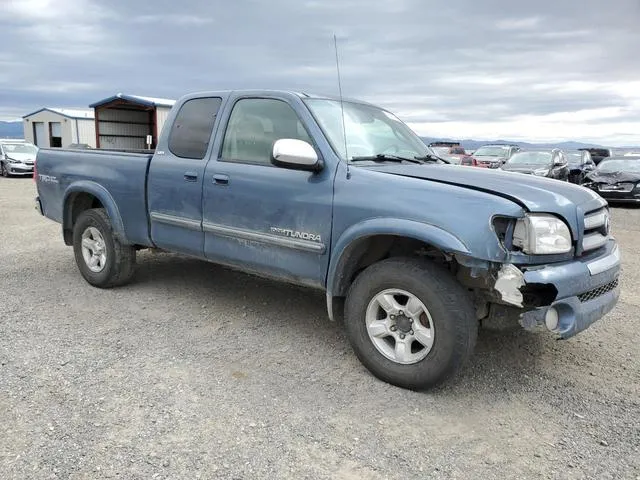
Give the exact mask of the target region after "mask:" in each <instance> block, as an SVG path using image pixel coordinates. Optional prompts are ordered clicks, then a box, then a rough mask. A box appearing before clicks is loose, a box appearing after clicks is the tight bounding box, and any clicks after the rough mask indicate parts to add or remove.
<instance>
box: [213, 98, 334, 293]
mask: <svg viewBox="0 0 640 480" xmlns="http://www.w3.org/2000/svg"><path fill="white" fill-rule="evenodd" d="M289 102H293V100H291V99H286V98H274V97H270V98H255V97H253V98H239V99H237V100H236V101H235V103H234V104H233V105H230V113H227V112H225V115H224V116H225V123H226V129H223V128H222V126H221V127H220V128H219V131H220V132H221V135H224V136H223V138H222V142H221V147H220V148H218V147H216V150H217V151H218V155H217V158H215V159H214V158H212V160H211V161H210V162H209V164H208V165H207V171H206V174H205V182H204V193H203V202H204V220H203V228H204V231H205V254H206V256H207V258H209V259H211V260H213V261H216V262H220V263H228V264H231V265H234V266H239V267H241V268H243V269H244V270H247V271H252V272H256V273H261V274H265V275H268V276H272V277H277V278H280V279H286V280H290V281H293V282H295V283H300V284H306V285H312V286H322V285H324V277H325V274H326V270H327V265H328V250H329V249H328V246H329V239H330V236H331V215H332V201H333V174H332V170H331V169H330V168H327V167H326V166H325V168H324V169H323V170H321V171H319V172H308V171H300V170H290V169H286V168H281V167H275V166H273V165H272V164H271V152H272V148H273V144H274V142H275V141H276V140H278V139H280V138H294V139H298V140H304V141H306V142H309V143H311V144H312V145H313V140H312V138H311V136H310V135H309V134H308V129H307V128H306V127H305V121H308V122H310V121H311V117H310V115H306V112H302V111H301V113H302V114H305V120H303V119H302V118H300V116H299V115H298V114H297V113H296V111H295V109H294V107H293V105H292V104H291V103H289ZM300 110H302V109H300ZM227 118H228V120H226V119H227ZM314 147H316V148H315V149H316V153H317V154H318V156H319V157H320V151H319V149H318V148H317V146H315V145H314Z"/></svg>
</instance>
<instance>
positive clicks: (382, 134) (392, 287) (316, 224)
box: [35, 91, 620, 389]
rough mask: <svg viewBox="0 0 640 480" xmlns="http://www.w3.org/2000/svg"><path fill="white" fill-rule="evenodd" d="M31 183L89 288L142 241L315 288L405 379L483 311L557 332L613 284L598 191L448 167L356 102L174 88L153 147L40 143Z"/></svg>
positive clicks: (599, 306)
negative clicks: (177, 95) (147, 150)
mask: <svg viewBox="0 0 640 480" xmlns="http://www.w3.org/2000/svg"><path fill="white" fill-rule="evenodd" d="M35 181H36V185H37V192H38V197H37V198H36V208H37V209H38V210H39V211H40V212H41V213H42V214H43V215H45V216H46V217H48V218H50V219H52V220H54V221H56V222H59V223H60V224H61V225H62V237H63V239H64V242H65V244H66V245H69V246H72V247H73V251H74V255H75V261H76V263H77V266H78V269H79V271H80V273H81V274H82V276H83V277H84V278H85V279H86V281H87V282H89V283H90V284H91V285H94V286H96V287H100V288H107V287H114V286H118V285H123V284H125V283H126V282H128V281H129V280H130V279H131V278H132V276H133V275H134V266H135V263H136V252H137V251H139V250H140V249H147V248H154V249H161V250H166V251H169V252H177V253H180V254H185V255H190V256H193V257H197V258H200V259H202V260H207V261H210V262H215V263H218V264H222V265H226V266H229V267H232V268H235V269H239V270H241V271H244V272H248V273H253V274H257V275H261V276H267V277H271V278H274V279H277V280H282V281H286V282H291V283H294V284H299V285H306V286H310V287H314V288H318V289H321V290H323V291H324V292H326V304H327V312H328V317H329V318H330V319H335V320H339V321H340V322H342V323H343V324H344V328H345V329H346V332H347V336H348V338H349V341H350V343H351V345H352V347H353V349H354V352H355V354H356V355H357V357H358V358H359V359H360V360H361V362H362V363H363V364H364V365H365V366H366V367H367V368H368V369H369V370H370V371H371V372H372V373H373V374H374V375H375V376H377V377H378V378H380V379H382V380H384V381H387V382H389V383H392V384H394V385H398V386H401V387H405V388H410V389H426V388H429V387H432V386H434V385H436V384H438V383H440V382H442V381H443V380H445V379H447V378H449V377H451V376H452V375H453V374H454V373H455V372H456V371H457V370H458V369H459V368H460V366H461V365H463V364H464V363H465V361H467V360H468V359H469V358H470V356H471V354H472V352H473V349H474V345H475V342H476V336H477V330H478V327H479V325H480V324H481V323H483V322H490V321H491V320H492V319H496V318H498V319H507V320H508V321H511V322H513V323H514V324H515V325H516V326H517V327H518V328H521V327H522V328H525V329H527V330H542V331H543V332H544V331H546V332H547V334H549V335H554V336H556V337H558V338H563V339H565V338H569V337H571V336H573V335H575V334H577V333H578V332H580V331H582V330H584V329H586V328H587V327H589V326H590V325H591V324H593V322H595V321H596V320H598V319H600V318H601V317H602V316H604V315H605V314H606V313H607V312H609V311H610V310H611V309H612V308H613V307H614V305H615V304H616V302H617V300H618V296H619V283H618V282H619V272H620V250H619V248H618V246H617V244H616V241H615V240H614V238H613V237H612V236H611V235H610V221H609V211H608V208H607V203H606V201H605V200H603V199H602V198H601V197H600V196H598V194H597V193H595V192H592V191H591V190H589V189H587V188H584V187H581V186H578V185H572V184H568V183H565V182H558V181H555V180H551V179H546V178H538V177H534V176H524V175H513V174H512V173H508V172H500V171H496V170H490V169H471V168H464V167H459V166H454V165H447V164H446V163H445V162H443V161H442V160H440V159H438V158H437V157H436V156H435V155H433V152H431V151H430V150H429V148H428V147H427V146H426V145H425V144H424V143H423V142H422V141H421V140H420V139H419V138H418V137H417V136H416V134H415V133H414V132H412V131H411V129H410V128H409V127H408V126H407V125H405V124H404V123H403V122H401V121H400V120H399V119H398V118H397V117H396V116H395V115H393V114H392V113H391V112H389V111H387V110H384V109H382V108H379V107H376V106H374V105H371V104H368V103H364V102H360V101H357V100H344V101H341V100H339V99H335V98H328V97H321V96H314V95H309V94H304V93H295V92H284V91H224V92H209V93H197V94H190V95H186V96H184V97H183V98H181V99H180V100H179V101H178V102H177V103H176V105H175V106H174V107H173V109H172V110H171V112H170V114H169V118H168V119H167V122H166V124H165V126H164V128H163V130H162V133H161V135H160V138H159V140H158V144H157V147H156V150H155V152H153V154H142V153H128V152H123V151H106V150H105V151H101V150H92V151H83V150H63V149H42V150H40V151H39V152H38V155H37V159H36V172H35ZM518 324H519V325H518ZM214 341H215V340H214Z"/></svg>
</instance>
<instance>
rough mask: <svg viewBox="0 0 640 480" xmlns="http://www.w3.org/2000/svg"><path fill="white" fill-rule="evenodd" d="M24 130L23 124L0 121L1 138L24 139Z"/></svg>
mask: <svg viewBox="0 0 640 480" xmlns="http://www.w3.org/2000/svg"><path fill="white" fill-rule="evenodd" d="M23 137H24V130H23V128H22V122H20V121H17V122H2V121H0V138H23Z"/></svg>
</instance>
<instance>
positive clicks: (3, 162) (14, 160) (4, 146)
mask: <svg viewBox="0 0 640 480" xmlns="http://www.w3.org/2000/svg"><path fill="white" fill-rule="evenodd" d="M37 153H38V147H36V146H35V145H34V144H32V143H29V142H25V141H24V140H16V139H3V140H0V173H1V174H2V176H3V177H11V176H14V175H15V176H18V175H19V176H25V175H29V176H31V175H33V166H34V164H35V161H36V154H37Z"/></svg>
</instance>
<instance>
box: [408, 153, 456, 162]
mask: <svg viewBox="0 0 640 480" xmlns="http://www.w3.org/2000/svg"><path fill="white" fill-rule="evenodd" d="M414 158H415V159H416V160H420V161H422V162H444V163H449V164H450V163H451V162H450V161H449V160H445V159H444V158H440V157H436V156H435V155H431V154H429V153H427V154H426V155H423V156H421V157H414Z"/></svg>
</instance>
